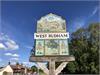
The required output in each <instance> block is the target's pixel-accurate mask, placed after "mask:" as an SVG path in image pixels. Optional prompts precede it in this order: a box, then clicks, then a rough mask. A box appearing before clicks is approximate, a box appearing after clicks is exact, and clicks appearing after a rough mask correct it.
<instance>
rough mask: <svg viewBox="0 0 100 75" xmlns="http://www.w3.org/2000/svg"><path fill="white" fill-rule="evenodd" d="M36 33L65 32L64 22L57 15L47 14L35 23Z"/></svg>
mask: <svg viewBox="0 0 100 75" xmlns="http://www.w3.org/2000/svg"><path fill="white" fill-rule="evenodd" d="M37 32H66V22H65V20H63V19H62V18H61V17H59V16H57V15H54V14H48V15H47V16H44V17H42V18H41V19H40V20H39V21H38V22H37Z"/></svg>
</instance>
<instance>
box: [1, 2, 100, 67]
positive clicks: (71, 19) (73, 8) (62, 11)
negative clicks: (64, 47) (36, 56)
mask: <svg viewBox="0 0 100 75" xmlns="http://www.w3.org/2000/svg"><path fill="white" fill-rule="evenodd" d="M0 7H1V11H0V14H1V15H0V66H2V65H5V64H7V63H8V61H12V62H13V63H14V62H17V61H19V62H21V63H24V64H26V65H33V64H34V63H29V56H30V50H31V49H32V46H33V45H34V39H33V35H34V32H35V31H36V22H37V20H39V19H40V18H41V17H42V16H45V15H47V14H49V13H54V14H56V15H59V16H62V17H63V18H64V19H65V20H66V22H67V31H68V32H70V33H72V32H74V31H76V30H77V29H79V28H80V27H87V26H88V25H89V24H91V23H96V22H100V21H99V11H100V8H99V3H98V2H97V1H91V2H90V1H84V2H82V1H75V2H74V1H59V2H57V1H53V2H52V1H47V2H46V1H42V2H41V1H2V2H1V4H0Z"/></svg>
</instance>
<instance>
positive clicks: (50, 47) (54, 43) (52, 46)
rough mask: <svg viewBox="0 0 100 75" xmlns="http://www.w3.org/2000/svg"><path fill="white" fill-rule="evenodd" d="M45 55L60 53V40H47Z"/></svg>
mask: <svg viewBox="0 0 100 75" xmlns="http://www.w3.org/2000/svg"><path fill="white" fill-rule="evenodd" d="M45 55H59V41H58V40H46V41H45Z"/></svg>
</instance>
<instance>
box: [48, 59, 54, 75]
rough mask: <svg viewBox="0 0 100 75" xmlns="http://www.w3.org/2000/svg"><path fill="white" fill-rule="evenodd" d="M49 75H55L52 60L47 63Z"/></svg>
mask: <svg viewBox="0 0 100 75" xmlns="http://www.w3.org/2000/svg"><path fill="white" fill-rule="evenodd" d="M49 75H55V61H54V60H52V59H51V60H50V62H49Z"/></svg>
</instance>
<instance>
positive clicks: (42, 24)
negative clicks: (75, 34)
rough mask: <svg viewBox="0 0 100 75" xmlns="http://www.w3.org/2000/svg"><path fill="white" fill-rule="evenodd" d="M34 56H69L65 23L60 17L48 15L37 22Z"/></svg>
mask: <svg viewBox="0 0 100 75" xmlns="http://www.w3.org/2000/svg"><path fill="white" fill-rule="evenodd" d="M34 38H35V40H36V45H35V55H36V56H60V55H69V51H68V39H67V38H69V33H68V32H66V22H65V20H64V19H62V18H61V17H60V16H57V15H55V14H51V13H50V14H48V15H46V16H44V17H41V19H40V20H38V21H37V32H36V33H35V34H34Z"/></svg>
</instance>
